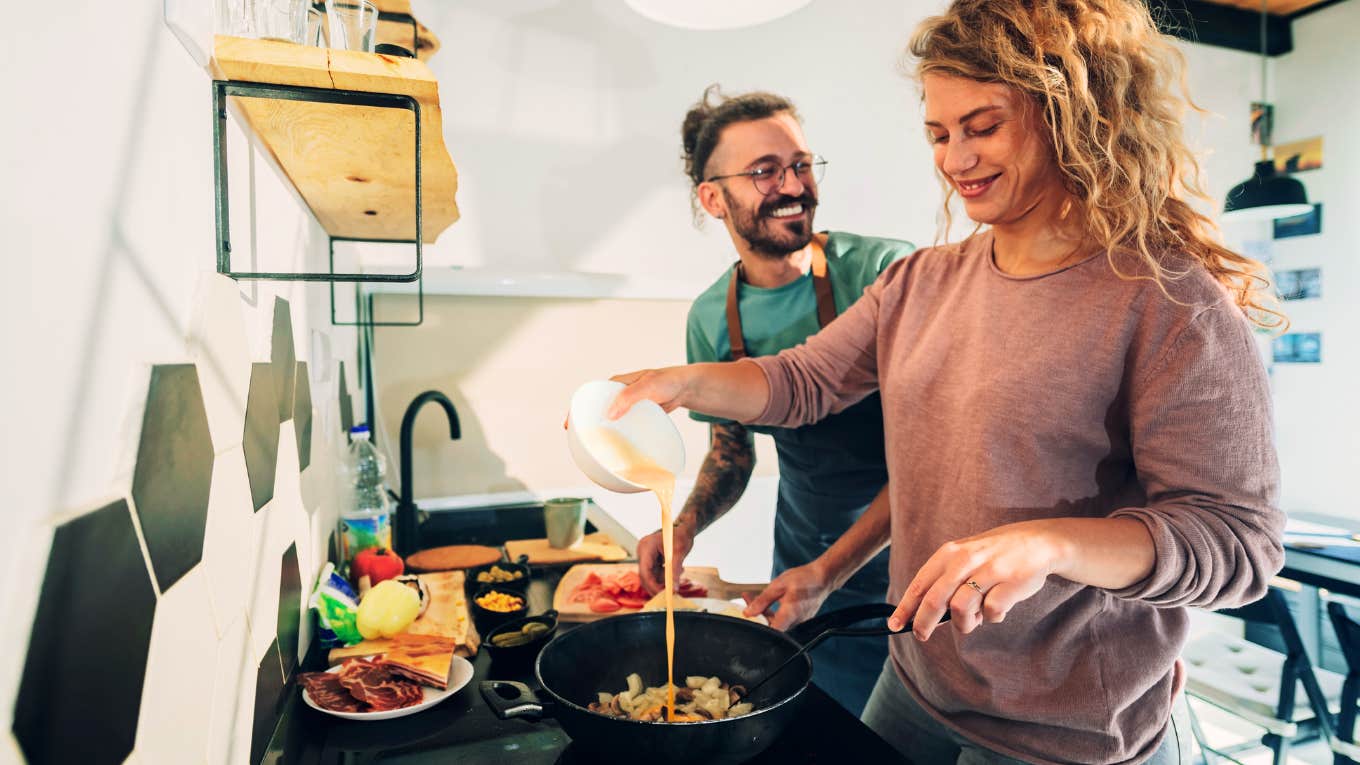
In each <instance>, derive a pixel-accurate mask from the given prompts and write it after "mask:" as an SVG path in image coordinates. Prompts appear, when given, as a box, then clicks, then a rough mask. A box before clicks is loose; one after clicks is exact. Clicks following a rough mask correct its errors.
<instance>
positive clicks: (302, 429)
mask: <svg viewBox="0 0 1360 765" xmlns="http://www.w3.org/2000/svg"><path fill="white" fill-rule="evenodd" d="M293 430H294V431H295V432H296V433H297V450H298V469H300V470H306V469H307V466H308V465H310V464H312V381H311V380H310V379H308V377H307V362H305V361H299V362H298V363H297V382H296V384H294V386H293Z"/></svg>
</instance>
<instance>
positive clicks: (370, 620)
mask: <svg viewBox="0 0 1360 765" xmlns="http://www.w3.org/2000/svg"><path fill="white" fill-rule="evenodd" d="M419 614H420V596H419V595H418V594H416V591H415V590H413V589H411V588H410V587H407V586H406V585H404V584H402V583H400V582H394V581H392V580H390V579H389V580H387V581H384V582H378V584H376V585H374V587H373V589H371V590H369V591H368V594H367V595H365V596H364V599H363V600H361V601H359V618H358V626H359V634H360V635H363V636H364V638H365V639H366V640H373V639H374V638H380V637H384V638H388V637H392V636H393V635H396V634H397V633H399V632H404V631H405V630H406V628H407V627H409V626H411V622H413V621H415V620H416V616H418V615H419Z"/></svg>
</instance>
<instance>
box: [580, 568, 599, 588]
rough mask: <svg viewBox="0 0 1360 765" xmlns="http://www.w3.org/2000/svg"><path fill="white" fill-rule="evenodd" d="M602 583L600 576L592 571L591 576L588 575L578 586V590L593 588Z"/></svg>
mask: <svg viewBox="0 0 1360 765" xmlns="http://www.w3.org/2000/svg"><path fill="white" fill-rule="evenodd" d="M601 582H602V580H601V579H600V575H599V574H597V573H595V572H594V571H592V572H590V573H589V574H586V578H585V579H584V580H582V582H581V583H580V584H579V585H577V587H578V588H580V587H593V586H595V585H597V584H600V583H601Z"/></svg>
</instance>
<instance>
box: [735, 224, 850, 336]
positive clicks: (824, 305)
mask: <svg viewBox="0 0 1360 765" xmlns="http://www.w3.org/2000/svg"><path fill="white" fill-rule="evenodd" d="M822 239H823V236H822V235H821V234H817V235H815V236H813V237H812V242H811V244H812V290H813V292H814V294H815V295H816V296H817V326H819V327H821V328H823V329H825V328H826V325H828V324H830V323H831V321H832V320H833V319H835V318H836V298H835V295H834V294H833V293H832V291H831V278H830V277H829V276H827V270H826V250H824V249H823V248H822ZM745 278H746V276H745V271H744V269H742V267H741V261H740V260H738V261H737V262H736V265H734V266H732V278H731V279H729V280H728V282H727V342H728V345H730V346H732V360H733V361H736V360H738V359H744V358H746V356H747V353H746V342H745V341H744V340H743V339H742V336H741V310H740V309H739V308H738V303H737V290H738V287H739V285H740V283H741V282H742V281H743V280H744V279H745Z"/></svg>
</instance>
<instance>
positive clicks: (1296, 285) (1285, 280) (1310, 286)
mask: <svg viewBox="0 0 1360 765" xmlns="http://www.w3.org/2000/svg"><path fill="white" fill-rule="evenodd" d="M1275 289H1276V290H1277V291H1279V293H1280V299H1281V300H1311V299H1313V298H1320V297H1322V269H1321V268H1299V269H1295V270H1293V271H1281V272H1279V273H1277V274H1275Z"/></svg>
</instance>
